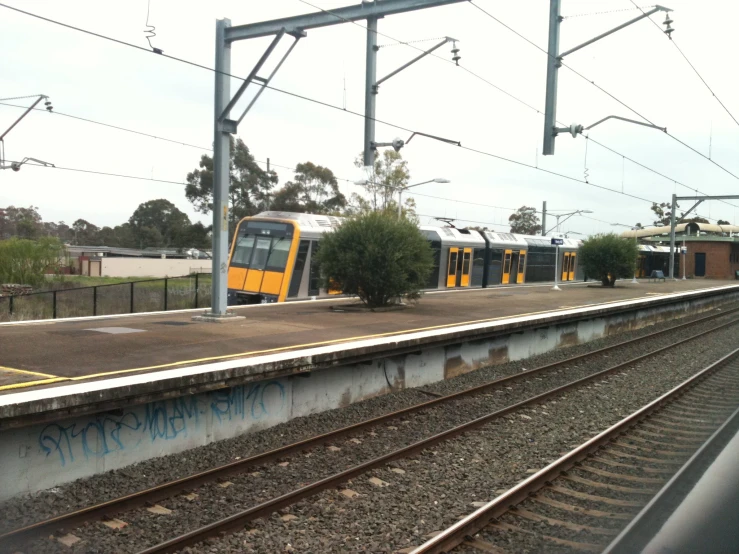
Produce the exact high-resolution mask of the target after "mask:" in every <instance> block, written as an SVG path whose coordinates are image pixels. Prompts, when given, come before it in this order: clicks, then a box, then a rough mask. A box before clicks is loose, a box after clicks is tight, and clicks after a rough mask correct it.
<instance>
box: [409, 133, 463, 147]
mask: <svg viewBox="0 0 739 554" xmlns="http://www.w3.org/2000/svg"><path fill="white" fill-rule="evenodd" d="M416 135H418V136H421V137H428V138H432V139H434V140H440V141H441V142H446V143H447V144H453V145H455V146H462V143H461V142H459V141H458V140H451V139H448V138H444V137H437V136H435V135H429V134H428V133H420V132H418V131H414V132H413V134H412V135H411V136H410V138H409V139H408V140H407V141H405V143H406V144H408V143H409V142H410V141H411V139H412V138H413V137H415V136H416Z"/></svg>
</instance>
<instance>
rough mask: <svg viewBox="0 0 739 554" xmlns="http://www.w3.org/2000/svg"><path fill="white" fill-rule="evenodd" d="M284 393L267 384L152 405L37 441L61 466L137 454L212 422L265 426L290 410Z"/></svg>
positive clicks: (65, 426)
mask: <svg viewBox="0 0 739 554" xmlns="http://www.w3.org/2000/svg"><path fill="white" fill-rule="evenodd" d="M285 403H286V399H285V387H284V385H283V383H281V382H280V381H266V382H263V383H253V384H250V385H242V386H238V387H232V388H229V389H223V390H218V391H213V392H210V393H207V394H198V395H191V396H185V397H181V398H175V399H172V400H163V401H161V402H152V403H150V404H146V405H145V406H140V407H136V408H133V409H131V410H129V411H126V412H125V413H123V414H122V415H112V414H99V415H96V416H93V417H86V418H81V419H77V420H74V421H64V422H60V423H51V424H49V425H47V426H46V427H44V428H43V429H42V430H41V432H40V433H39V435H38V444H39V447H40V448H41V452H42V453H44V454H45V455H46V457H47V458H49V457H53V458H56V459H57V460H58V461H59V463H60V464H61V465H62V466H66V465H68V464H71V463H74V462H75V461H78V460H81V459H84V460H87V459H89V458H102V457H105V456H107V455H109V454H111V453H114V452H120V451H125V450H132V449H135V448H137V447H139V446H140V445H141V444H142V443H144V442H146V443H148V444H151V443H155V442H157V441H171V440H176V439H178V438H180V439H182V438H186V437H188V436H189V435H191V434H195V433H198V432H203V431H204V429H203V426H204V425H205V424H206V421H207V418H208V417H210V418H211V420H212V423H213V425H226V424H228V422H231V421H234V420H237V421H254V422H257V421H260V420H264V419H266V418H268V417H274V416H279V415H280V414H282V413H283V411H284V409H285Z"/></svg>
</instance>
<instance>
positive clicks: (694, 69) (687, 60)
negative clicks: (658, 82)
mask: <svg viewBox="0 0 739 554" xmlns="http://www.w3.org/2000/svg"><path fill="white" fill-rule="evenodd" d="M630 2H631V3H632V4H634V6H635V7H636V9H638V10H639V11H641V12H642V13H644V10H643V9H642V7H640V6H638V5H637V4H636V2H634V0H630ZM649 21H651V22H652V24H653V25H654V26H655V27H656V28H657V29H658V30H659V32H660V34H662V33H663V32H664V31H663V30H662V29H661V28H660V26H659V25H657V23H656V22H655V21H654V20H652V19H651V18H649ZM670 39H671V40H670V42H672V44H673V46H674V47H675V48H677V51H678V52H680V55H681V56H682V57H683V58H684V59H685V61H686V62H688V65H689V66H690V68H691V69H692V70H693V71H694V72H695V74H696V75H697V76H698V78H699V79H700V80H701V82H702V83H703V84H704V85H705V86H706V88H707V89H708V92H710V93H711V95H712V96H713V97H714V98H715V99H716V102H718V103H719V104H720V105H721V107H722V108H723V109H724V111H725V112H726V113H727V114H729V117H731V119H733V120H734V123H736V124H737V125H739V121H737V119H736V117H734V114H732V113H731V112H730V111H729V108H727V107H726V105H725V104H724V103H723V102H722V101H721V99H720V98H719V97H718V95H717V94H716V93H715V92H713V89H712V88H711V86H710V85H709V84H708V83H707V82H706V80H705V79H704V78H703V75H701V74H700V72H699V71H698V69H697V68H696V67H695V65H693V62H691V61H690V60H689V59H688V56H686V55H685V52H683V51H682V49H681V48H680V46H678V44H677V42H675V39H674V38H672V37H670Z"/></svg>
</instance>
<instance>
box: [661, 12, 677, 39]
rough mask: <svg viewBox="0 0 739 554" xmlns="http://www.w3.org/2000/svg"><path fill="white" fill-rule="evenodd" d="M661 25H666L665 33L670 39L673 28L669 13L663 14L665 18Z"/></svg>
mask: <svg viewBox="0 0 739 554" xmlns="http://www.w3.org/2000/svg"><path fill="white" fill-rule="evenodd" d="M662 25H664V26H665V27H666V29H665V34H666V35H667V37H668V38H669V39H670V40H672V32H673V31H674V30H675V29H673V28H672V19H671V18H670V14H669V13H666V14H665V20H664V22H662Z"/></svg>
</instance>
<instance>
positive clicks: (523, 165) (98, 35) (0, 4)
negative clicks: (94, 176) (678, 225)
mask: <svg viewBox="0 0 739 554" xmlns="http://www.w3.org/2000/svg"><path fill="white" fill-rule="evenodd" d="M300 1H304V0H300ZM306 3H307V2H306ZM0 7H5V8H8V9H11V10H13V11H16V12H19V13H23V14H25V15H28V16H31V17H34V18H37V19H41V20H43V21H46V22H49V23H52V24H56V25H60V26H63V27H66V28H69V29H72V30H76V31H80V32H83V33H85V34H89V35H91V36H95V37H98V38H102V39H105V40H109V41H112V42H115V43H118V44H121V45H124V46H130V47H132V48H135V49H137V50H141V51H144V52H151V51H150V50H148V49H146V48H144V47H141V46H138V45H135V44H132V43H128V42H126V41H122V40H119V39H115V38H112V37H108V36H106V35H102V34H100V33H95V32H92V31H88V30H85V29H82V28H79V27H75V26H73V25H69V24H66V23H62V22H59V21H56V20H53V19H49V18H46V17H43V16H40V15H37V14H34V13H31V12H27V11H25V10H21V9H18V8H15V7H13V6H8V5H6V4H3V3H0ZM318 9H321V8H318ZM323 11H326V10H323ZM360 27H361V25H360ZM383 36H387V35H383ZM388 38H390V39H392V40H396V41H397V39H394V38H392V37H388ZM398 42H400V41H398ZM532 44H533V43H532ZM409 46H411V47H412V45H409ZM161 56H162V57H165V58H169V59H172V60H175V61H179V62H182V63H185V64H187V65H191V66H193V67H198V68H201V69H205V70H207V71H210V72H213V73H220V72H219V71H217V70H215V69H214V68H211V67H208V66H205V65H202V64H198V63H195V62H191V61H189V60H186V59H183V58H179V57H176V56H171V55H167V54H161ZM441 59H443V58H441ZM444 61H448V60H444ZM449 63H452V62H451V61H449ZM223 74H225V75H228V76H229V77H232V78H235V79H241V80H243V78H241V77H239V76H236V75H232V74H230V73H223ZM478 77H479V76H478ZM482 80H484V81H486V82H488V81H487V80H485V79H482ZM488 83H489V82H488ZM256 84H258V85H260V86H264V87H265V88H267V89H269V90H273V91H275V92H280V93H282V94H285V95H288V96H291V97H295V98H298V99H301V100H305V101H308V102H311V103H314V104H317V105H321V106H324V107H327V108H331V109H335V110H340V111H343V112H344V113H350V114H352V115H354V116H357V117H361V118H362V119H365V118H366V117H365V115H364V114H360V113H358V112H355V111H352V110H346V109H344V108H343V107H340V106H336V105H333V104H331V103H329V102H324V101H322V100H318V99H315V98H310V97H307V96H304V95H301V94H298V93H295V92H292V91H287V90H283V89H279V88H277V87H274V86H270V85H265V84H263V83H256ZM489 84H491V86H494V87H495V88H497V89H499V90H502V89H500V87H497V85H493V84H492V83H489ZM503 92H505V91H503ZM506 94H507V95H509V96H511V97H513V98H515V97H514V96H513V95H511V94H510V93H507V92H506ZM516 100H518V101H519V102H521V103H523V104H526V103H525V102H523V101H521V100H520V99H517V98H516ZM527 106H528V107H529V108H531V109H533V110H535V111H537V112H538V113H541V112H540V111H539V110H537V109H536V108H534V107H533V106H530V105H527ZM373 120H374V121H376V122H378V123H381V124H384V125H387V126H389V127H393V128H395V129H399V130H402V131H405V132H410V133H412V132H415V131H413V130H412V129H410V128H408V127H405V126H402V125H398V124H395V123H391V122H388V121H384V120H381V119H377V118H373ZM90 121H92V120H90ZM111 127H113V126H111ZM121 129H122V130H127V131H130V130H128V129H125V128H121ZM131 132H133V131H131ZM141 134H146V133H141ZM170 140H171V139H170ZM171 141H172V142H179V141H174V140H171ZM189 146H194V145H189ZM458 147H459V148H461V149H463V150H467V151H470V152H473V153H477V154H480V155H484V156H487V157H492V158H495V159H499V160H501V161H505V162H508V163H512V164H515V165H518V166H521V167H527V168H530V169H534V170H536V171H541V172H543V173H547V174H550V175H553V176H557V177H560V178H563V179H566V180H570V181H574V182H578V183H582V184H586V185H588V186H592V187H595V188H599V189H602V190H606V191H609V192H613V193H616V194H622V195H623V196H627V197H631V198H634V199H637V200H641V201H645V202H650V203H655V201H654V200H649V199H646V198H643V197H640V196H637V195H633V194H629V193H625V192H621V191H618V190H616V189H612V188H609V187H604V186H602V185H597V184H595V183H592V182H587V181H584V180H582V179H577V178H575V177H571V176H569V175H565V174H561V173H558V172H555V171H551V170H547V169H544V168H540V167H537V166H533V165H530V164H527V163H524V162H519V161H516V160H512V159H510V158H506V157H504V156H500V155H497V154H494V153H492V152H486V151H483V150H479V149H476V148H471V147H467V146H462V145H461V144H460V145H459V146H458ZM101 174H102V173H101ZM134 178H135V177H134ZM673 181H674V180H673ZM675 182H676V181H675ZM178 184H179V183H178Z"/></svg>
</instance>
